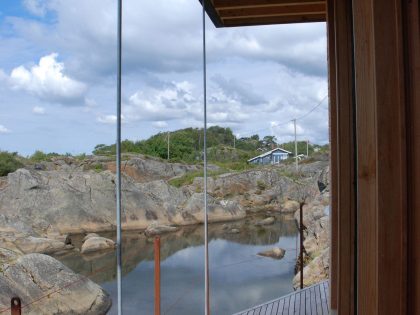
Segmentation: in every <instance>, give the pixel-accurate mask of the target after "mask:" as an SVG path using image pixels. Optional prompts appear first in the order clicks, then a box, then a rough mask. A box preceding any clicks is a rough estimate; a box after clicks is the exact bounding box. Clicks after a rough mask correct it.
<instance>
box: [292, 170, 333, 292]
mask: <svg viewBox="0 0 420 315" xmlns="http://www.w3.org/2000/svg"><path fill="white" fill-rule="evenodd" d="M328 176H329V174H328V169H327V170H326V171H325V172H322V173H321V175H320V178H319V179H318V182H317V183H318V187H320V192H319V194H318V195H317V196H316V197H315V198H314V200H312V201H311V202H309V203H308V204H306V205H305V206H304V208H303V225H304V228H305V230H304V239H305V240H304V242H303V246H304V269H303V280H304V285H305V286H310V285H312V284H315V283H318V282H320V281H322V280H325V279H328V276H329V251H330V248H329V244H330V222H329V202H330V193H329V182H328ZM319 183H322V185H319ZM321 188H322V189H321ZM295 219H296V221H297V222H298V223H299V211H296V213H295ZM299 268H300V267H299ZM299 281H300V271H299V272H298V273H297V274H296V276H295V277H294V279H293V285H294V287H295V288H297V287H298V286H299Z"/></svg>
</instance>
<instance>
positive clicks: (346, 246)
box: [334, 0, 356, 314]
mask: <svg viewBox="0 0 420 315" xmlns="http://www.w3.org/2000/svg"><path fill="white" fill-rule="evenodd" d="M351 8H352V7H351V0H340V1H336V2H335V6H334V15H335V21H336V23H335V31H336V41H335V42H336V47H335V51H336V71H337V125H338V127H337V133H338V135H337V140H338V146H337V158H338V163H337V172H338V179H339V181H338V191H337V198H338V201H337V202H338V209H339V211H338V222H337V224H338V228H337V229H338V297H337V298H338V305H337V309H338V310H340V314H353V313H354V292H355V284H354V279H355V274H354V273H355V246H356V244H355V243H356V242H355V233H356V190H355V142H356V139H355V134H354V132H355V130H354V125H355V115H354V113H355V104H354V98H353V95H354V81H353V42H352V38H353V29H352V14H351Z"/></svg>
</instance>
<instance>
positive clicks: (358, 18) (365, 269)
mask: <svg viewBox="0 0 420 315" xmlns="http://www.w3.org/2000/svg"><path fill="white" fill-rule="evenodd" d="M400 5H401V3H400V1H397V0H390V1H379V0H363V1H362V0H353V18H354V20H353V21H354V45H355V50H354V51H355V86H356V104H357V141H358V142H357V144H358V153H357V163H358V205H359V207H358V214H357V217H358V266H357V270H358V280H357V281H358V290H357V299H358V314H369V315H375V314H381V315H382V314H384V315H386V314H405V311H406V293H407V292H406V279H407V277H406V263H407V261H406V257H407V256H406V243H405V238H406V237H405V235H406V212H407V204H406V189H407V187H406V180H407V174H406V156H405V152H406V143H405V127H406V126H405V98H404V97H405V96H404V79H403V78H404V73H403V55H402V52H403V49H402V32H401V30H402V28H401V25H402V21H401V8H400Z"/></svg>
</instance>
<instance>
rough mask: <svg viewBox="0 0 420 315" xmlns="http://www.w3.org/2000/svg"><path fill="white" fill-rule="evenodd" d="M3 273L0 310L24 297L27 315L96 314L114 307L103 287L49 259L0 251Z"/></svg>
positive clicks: (40, 255) (41, 256) (0, 266)
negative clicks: (17, 297) (15, 299)
mask: <svg viewBox="0 0 420 315" xmlns="http://www.w3.org/2000/svg"><path fill="white" fill-rule="evenodd" d="M0 272H1V274H2V276H1V277H0V309H7V308H8V307H10V300H11V298H12V297H14V296H19V297H20V298H21V300H22V304H23V305H24V309H23V311H24V314H28V315H38V314H68V315H70V314H71V315H78V314H80V315H82V314H86V315H96V314H106V312H107V311H108V310H109V308H110V307H111V299H110V297H109V296H108V294H107V293H106V292H105V291H104V290H102V289H101V287H100V286H98V285H96V284H95V283H93V282H92V281H90V280H89V279H88V278H85V277H84V276H81V275H78V274H75V273H74V272H73V271H71V270H70V269H68V268H67V267H66V266H64V265H63V264H62V263H60V262H59V261H58V260H56V259H54V258H52V257H50V256H46V255H42V254H29V255H21V254H19V253H16V252H14V251H10V250H7V249H3V248H0Z"/></svg>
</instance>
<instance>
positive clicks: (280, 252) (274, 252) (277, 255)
mask: <svg viewBox="0 0 420 315" xmlns="http://www.w3.org/2000/svg"><path fill="white" fill-rule="evenodd" d="M285 254H286V251H285V250H284V249H283V248H280V247H274V248H273V249H270V250H267V251H263V252H260V253H258V255H259V256H264V257H270V258H274V259H282V258H283V257H284V255H285Z"/></svg>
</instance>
